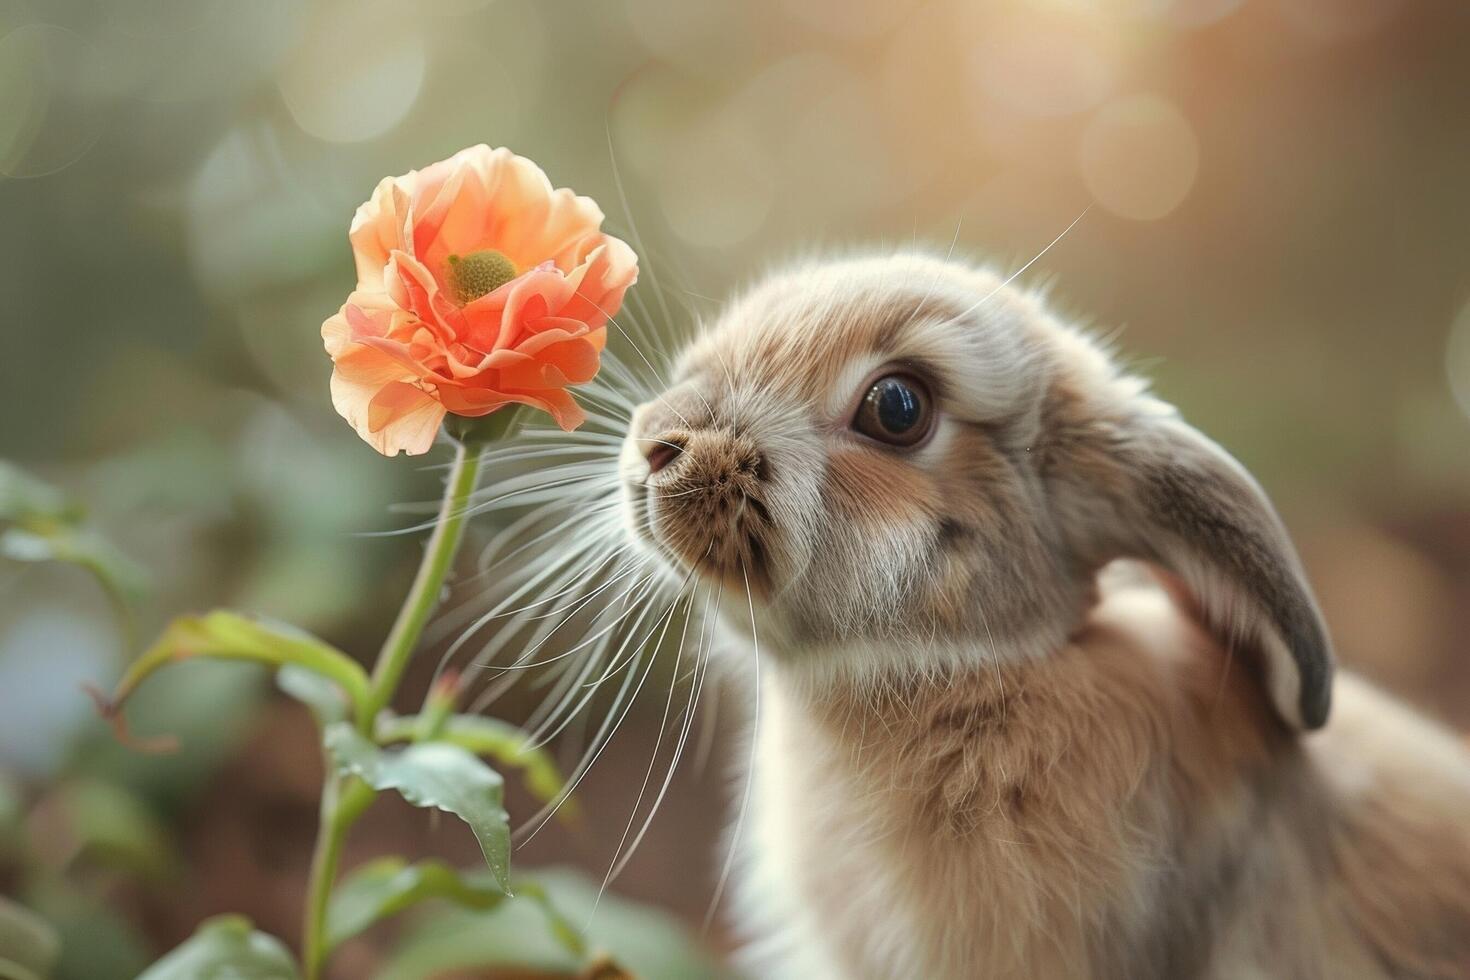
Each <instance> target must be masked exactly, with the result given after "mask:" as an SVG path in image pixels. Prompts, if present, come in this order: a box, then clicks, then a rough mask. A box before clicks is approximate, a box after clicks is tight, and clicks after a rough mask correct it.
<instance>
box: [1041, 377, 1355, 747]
mask: <svg viewBox="0 0 1470 980" xmlns="http://www.w3.org/2000/svg"><path fill="white" fill-rule="evenodd" d="M1150 405H1151V406H1152V407H1155V408H1157V409H1158V411H1155V412H1144V413H1140V414H1139V415H1136V416H1134V417H1132V418H1130V419H1129V420H1128V421H1126V422H1123V423H1121V424H1118V425H1110V426H1107V427H1106V430H1105V431H1104V432H1099V431H1098V430H1097V429H1094V430H1093V432H1092V435H1093V436H1094V437H1096V436H1099V435H1101V436H1102V439H1101V441H1098V440H1097V439H1096V438H1094V439H1087V440H1084V441H1083V443H1082V445H1087V449H1086V450H1084V451H1083V453H1082V456H1081V457H1079V458H1078V459H1075V460H1074V462H1079V463H1081V465H1082V469H1083V471H1085V473H1086V474H1088V475H1090V476H1091V478H1087V475H1084V479H1083V481H1082V482H1083V484H1085V485H1083V486H1079V487H1078V488H1077V489H1078V491H1079V492H1080V493H1081V494H1082V495H1083V496H1084V498H1085V497H1086V495H1087V494H1089V493H1091V494H1092V495H1093V496H1092V497H1091V500H1090V502H1080V501H1079V503H1078V505H1077V506H1074V507H1073V508H1071V512H1072V513H1071V519H1070V520H1071V522H1072V523H1073V524H1075V523H1076V522H1077V521H1078V520H1079V519H1080V520H1084V521H1089V522H1092V521H1095V522H1096V523H1094V524H1093V526H1092V527H1091V528H1090V529H1082V536H1083V537H1084V538H1092V548H1093V549H1095V550H1094V551H1093V554H1092V558H1093V559H1094V560H1107V559H1110V558H1114V557H1124V556H1128V557H1139V558H1145V559H1147V560H1150V561H1153V562H1156V563H1158V564H1160V565H1163V566H1164V567H1165V568H1167V569H1168V570H1170V571H1171V572H1173V573H1174V574H1175V575H1177V576H1179V577H1180V578H1181V579H1183V581H1184V582H1185V584H1186V585H1187V586H1188V587H1189V588H1190V589H1191V590H1192V591H1193V592H1194V594H1195V597H1196V598H1197V599H1198V601H1199V604H1200V607H1201V611H1202V612H1203V615H1204V618H1205V623H1206V626H1208V627H1209V629H1210V630H1211V631H1212V632H1213V633H1214V634H1215V635H1216V636H1217V637H1218V638H1219V639H1221V641H1222V642H1225V643H1226V644H1230V645H1238V644H1240V643H1241V642H1242V641H1244V642H1245V643H1247V644H1250V645H1251V646H1253V647H1254V648H1256V649H1258V650H1259V651H1260V652H1261V655H1262V660H1263V664H1262V668H1263V670H1264V673H1265V682H1266V688H1267V691H1268V693H1269V694H1270V697H1271V701H1272V703H1273V704H1274V705H1275V708H1276V711H1277V713H1278V714H1279V715H1280V716H1281V718H1282V719H1283V720H1284V721H1286V722H1287V724H1289V725H1291V726H1292V727H1294V728H1298V729H1311V728H1320V727H1321V726H1322V725H1323V724H1324V723H1325V722H1326V721H1327V713H1328V708H1329V707H1330V704H1331V699H1332V661H1333V657H1332V649H1331V644H1330V642H1329V640H1328V638H1327V629H1326V626H1325V624H1324V623H1323V621H1322V615H1321V613H1320V612H1319V611H1318V609H1317V603H1316V600H1315V599H1314V598H1313V596H1312V592H1311V589H1310V587H1309V586H1308V585H1307V581H1306V576H1305V575H1304V573H1303V571H1302V567H1301V561H1300V559H1299V558H1298V557H1297V554H1296V551H1295V549H1294V548H1293V547H1292V545H1291V541H1290V539H1289V538H1288V537H1287V535H1286V529H1285V527H1283V526H1282V523H1281V519H1280V518H1279V517H1278V516H1277V515H1276V511H1275V509H1274V508H1272V506H1271V503H1270V501H1269V500H1268V499H1267V498H1266V494H1265V492H1264V491H1262V490H1261V487H1260V485H1259V484H1257V483H1256V481H1255V480H1254V479H1253V478H1252V477H1251V475H1250V474H1249V473H1247V472H1246V471H1245V469H1244V468H1243V467H1242V466H1241V465H1240V464H1239V463H1238V462H1236V461H1235V459H1234V458H1232V457H1231V456H1230V455H1229V454H1228V453H1226V452H1225V450H1223V449H1221V448H1220V447H1219V446H1218V445H1216V444H1215V443H1214V442H1212V441H1211V440H1210V439H1208V438H1207V437H1205V436H1204V435H1203V434H1201V433H1200V432H1198V431H1197V430H1195V429H1194V428H1192V427H1191V426H1189V425H1188V424H1186V423H1185V422H1184V421H1183V420H1181V419H1180V418H1179V417H1178V416H1177V414H1175V413H1174V412H1173V411H1172V409H1169V410H1167V411H1165V410H1164V409H1165V406H1162V405H1161V404H1160V403H1157V402H1152V401H1151V400H1150ZM1074 448H1081V445H1079V444H1075V443H1074ZM1098 478H1101V485H1099V481H1098ZM1099 504H1101V505H1102V506H1104V507H1105V508H1106V511H1107V512H1106V513H1098V512H1097V510H1096V509H1095V508H1096V506H1097V505H1099ZM1076 530H1077V529H1075V528H1074V533H1075V531H1076ZM1086 550H1087V548H1086V547H1085V545H1084V551H1086Z"/></svg>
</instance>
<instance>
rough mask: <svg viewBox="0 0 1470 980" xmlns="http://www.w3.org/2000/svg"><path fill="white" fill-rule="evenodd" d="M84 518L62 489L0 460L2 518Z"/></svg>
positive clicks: (63, 520) (19, 521)
mask: <svg viewBox="0 0 1470 980" xmlns="http://www.w3.org/2000/svg"><path fill="white" fill-rule="evenodd" d="M81 519H82V509H81V508H80V507H78V506H77V504H76V503H75V502H74V501H71V500H69V499H67V496H66V495H65V494H63V493H62V492H61V491H60V490H57V489H56V488H55V487H53V486H51V485H50V484H49V483H46V482H44V481H42V480H38V479H36V478H35V477H34V476H31V475H30V474H29V473H27V472H26V471H25V470H23V469H21V468H20V467H18V466H16V465H15V464H14V463H7V462H5V461H4V460H0V521H13V522H15V523H17V524H23V523H30V522H33V521H56V522H58V523H63V524H75V523H77V522H78V521H80V520H81Z"/></svg>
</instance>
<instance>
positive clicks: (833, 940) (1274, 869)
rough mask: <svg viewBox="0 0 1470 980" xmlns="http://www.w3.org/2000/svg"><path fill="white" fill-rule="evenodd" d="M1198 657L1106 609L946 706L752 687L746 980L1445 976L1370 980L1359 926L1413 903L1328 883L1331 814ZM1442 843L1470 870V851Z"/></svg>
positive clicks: (1157, 613)
mask: <svg viewBox="0 0 1470 980" xmlns="http://www.w3.org/2000/svg"><path fill="white" fill-rule="evenodd" d="M1130 601H1131V600H1130ZM1112 612H1119V613H1121V614H1124V616H1123V618H1124V620H1126V621H1129V622H1132V623H1134V624H1138V623H1144V624H1147V628H1146V629H1144V630H1142V631H1141V632H1137V633H1130V632H1128V631H1127V630H1122V631H1120V630H1118V629H1114V628H1113V627H1112V626H1110V625H1109V624H1108V622H1107V620H1108V618H1109V614H1110V613H1112ZM1140 617H1142V618H1140ZM1149 617H1152V619H1150V618H1149ZM1094 618H1095V620H1098V619H1099V617H1097V616H1095V617H1094ZM1207 645H1208V641H1207V640H1205V639H1204V638H1203V637H1202V635H1199V634H1198V633H1197V632H1196V631H1194V630H1193V628H1192V627H1191V626H1189V625H1188V624H1187V623H1185V622H1183V620H1182V617H1178V616H1173V615H1171V614H1170V613H1169V610H1168V606H1167V603H1166V602H1164V601H1163V600H1162V599H1161V598H1159V597H1157V596H1153V597H1147V598H1146V600H1145V601H1144V602H1143V604H1142V605H1138V604H1136V603H1135V604H1134V605H1131V606H1130V605H1127V604H1126V603H1125V604H1124V605H1123V606H1122V608H1121V609H1120V608H1119V607H1118V602H1117V601H1112V602H1111V603H1104V606H1103V607H1102V609H1101V617H1100V621H1099V623H1098V624H1097V625H1095V626H1094V627H1090V628H1089V630H1088V631H1087V632H1086V633H1084V634H1083V635H1082V636H1081V637H1080V638H1079V640H1078V642H1077V643H1075V644H1073V645H1071V646H1069V647H1068V648H1067V649H1066V650H1063V651H1061V652H1059V653H1058V655H1057V656H1054V657H1051V658H1047V659H1046V660H1043V661H1038V662H1037V663H1034V664H1029V665H1024V666H1012V667H1008V668H1003V669H994V670H991V669H987V670H982V671H976V672H975V673H974V675H973V676H969V677H955V678H952V679H950V680H949V681H948V682H946V683H944V684H941V685H930V686H926V687H922V688H914V689H910V690H905V689H902V688H901V687H895V688H894V689H892V690H890V691H888V692H886V693H884V694H882V695H878V696H874V695H871V694H868V695H864V696H862V697H861V698H858V697H857V696H856V695H854V696H851V697H849V696H846V695H833V696H826V697H819V698H813V697H810V696H798V695H797V694H795V693H794V692H793V690H792V686H791V685H789V684H787V683H785V682H784V681H783V679H782V677H781V676H780V671H779V669H777V670H775V671H773V672H771V673H770V674H768V676H767V682H766V684H765V687H764V688H763V692H762V718H761V725H760V733H759V746H758V750H757V759H756V768H755V780H756V781H755V790H754V796H753V812H752V814H751V817H750V825H749V829H748V832H747V833H748V837H747V841H746V847H745V848H744V851H745V858H746V861H745V866H744V875H743V880H742V881H741V882H740V886H741V891H740V899H741V903H740V904H741V914H742V921H743V923H744V925H745V926H746V929H747V931H748V933H749V935H750V937H751V940H752V941H751V943H750V945H749V947H748V949H747V957H748V962H749V964H750V967H751V975H753V976H760V977H763V978H764V977H792V978H797V977H799V978H803V980H810V978H822V977H834V978H835V977H848V978H858V977H870V978H908V977H916V978H917V977H924V978H934V980H941V978H977V977H985V978H1001V977H1059V978H1060V977H1099V978H1103V977H1128V978H1130V980H1133V978H1150V977H1158V978H1164V977H1169V978H1175V977H1220V978H1224V977H1239V976H1251V977H1293V978H1298V977H1302V978H1311V977H1322V978H1324V980H1325V978H1327V977H1359V976H1361V977H1379V976H1396V975H1406V976H1421V975H1423V976H1446V977H1453V976H1461V975H1462V974H1460V973H1456V972H1453V969H1450V971H1449V972H1443V973H1428V972H1426V973H1422V974H1421V973H1417V972H1409V971H1406V972H1403V973H1398V972H1394V971H1395V970H1396V969H1397V967H1396V966H1395V965H1394V964H1392V963H1390V962H1386V961H1385V960H1384V955H1385V954H1384V952H1383V950H1382V949H1381V948H1379V945H1380V944H1379V943H1377V942H1375V940H1374V937H1373V936H1371V935H1368V934H1366V933H1367V932H1370V931H1372V930H1373V929H1375V928H1378V929H1381V930H1383V931H1384V932H1385V933H1391V932H1392V931H1393V930H1394V929H1396V928H1398V925H1397V923H1395V922H1387V923H1384V922H1379V923H1376V924H1375V923H1374V922H1372V921H1370V920H1371V918H1372V916H1373V915H1374V914H1378V915H1380V916H1381V915H1382V914H1384V912H1383V909H1381V908H1379V909H1377V911H1376V912H1375V910H1374V908H1373V907H1374V906H1381V905H1384V904H1385V902H1387V904H1389V905H1390V906H1391V905H1392V904H1394V903H1398V902H1401V901H1407V900H1408V899H1406V898H1401V897H1400V896H1396V895H1394V889H1395V888H1396V887H1399V888H1403V889H1404V890H1405V892H1406V893H1409V892H1411V891H1412V889H1413V887H1414V886H1413V885H1412V884H1411V883H1410V882H1408V881H1397V880H1396V879H1395V878H1394V875H1393V873H1392V872H1390V873H1388V874H1387V875H1386V880H1383V879H1384V876H1381V875H1380V876H1378V877H1376V878H1375V880H1373V881H1372V882H1371V883H1368V882H1364V881H1358V882H1356V883H1355V882H1354V881H1353V880H1351V876H1348V879H1347V880H1344V879H1343V878H1342V877H1341V875H1342V870H1341V869H1342V866H1343V863H1344V856H1346V857H1347V859H1348V861H1349V864H1350V863H1351V860H1352V859H1353V858H1354V857H1355V856H1356V855H1357V854H1358V849H1359V847H1360V845H1361V842H1360V841H1358V840H1356V839H1353V838H1350V837H1343V836H1341V835H1339V834H1338V833H1337V830H1338V828H1339V824H1338V823H1337V816H1336V815H1334V814H1332V813H1329V812H1326V811H1325V810H1324V807H1326V806H1327V803H1326V802H1325V801H1327V800H1329V799H1331V798H1333V794H1334V793H1335V792H1337V790H1336V788H1335V787H1332V786H1328V785H1325V784H1322V783H1321V781H1320V780H1319V779H1318V777H1316V776H1315V775H1314V766H1313V765H1312V761H1311V760H1310V759H1309V758H1308V757H1307V756H1306V755H1304V754H1303V753H1301V752H1298V751H1297V750H1296V749H1295V748H1294V745H1293V743H1291V742H1290V741H1287V740H1285V739H1284V736H1280V735H1279V734H1273V730H1272V727H1271V725H1270V724H1269V720H1268V719H1266V718H1264V717H1263V716H1262V709H1261V707H1260V705H1259V698H1258V696H1256V695H1255V694H1254V692H1253V691H1252V689H1251V688H1250V685H1249V684H1248V683H1245V682H1242V683H1240V684H1236V683H1234V682H1233V680H1232V679H1231V678H1229V677H1227V678H1226V680H1225V681H1224V682H1222V681H1221V679H1220V677H1219V671H1218V670H1216V671H1214V672H1212V673H1211V672H1201V671H1198V670H1197V669H1196V668H1197V667H1198V665H1199V664H1200V663H1201V660H1200V659H1199V658H1197V657H1195V656H1193V654H1196V653H1198V651H1199V649H1200V648H1201V647H1202V646H1207ZM1181 651H1182V652H1183V655H1181ZM772 674H774V676H772ZM1207 675H1208V676H1207ZM1191 690H1194V691H1195V692H1196V693H1197V695H1198V703H1191V697H1190V694H1189V692H1190V691H1191ZM1349 710H1351V709H1349ZM1199 712H1206V713H1210V712H1213V714H1212V715H1211V717H1210V720H1211V721H1212V723H1213V725H1214V728H1205V731H1206V732H1207V733H1208V734H1207V735H1205V736H1204V737H1200V736H1198V735H1197V734H1195V733H1196V732H1197V731H1198V730H1199V727H1200V726H1201V724H1202V722H1203V720H1204V719H1203V718H1202V717H1201V716H1200V714H1199ZM1413 734H1414V735H1415V736H1416V738H1419V737H1420V736H1422V733H1418V732H1416V733H1413ZM1337 741H1338V742H1341V741H1342V739H1340V738H1339V739H1338V740H1337ZM1368 781H1369V782H1370V783H1371V782H1375V779H1374V778H1372V777H1368ZM1464 799H1465V800H1466V801H1470V795H1466V796H1465V797H1464ZM1409 805H1410V806H1411V807H1412V805H1413V804H1412V803H1410V804H1409ZM1377 819H1379V820H1380V825H1379V826H1377V827H1376V828H1375V827H1373V826H1369V827H1368V828H1367V829H1368V831H1369V832H1370V833H1380V834H1383V835H1385V836H1389V835H1393V834H1396V833H1397V832H1398V831H1399V830H1400V828H1397V827H1394V826H1391V825H1388V824H1382V823H1381V821H1382V818H1377ZM1430 822H1431V823H1433V821H1432V820H1431V821H1430ZM1434 825H1435V826H1439V825H1438V824H1434ZM1370 843H1371V846H1370V848H1369V850H1373V849H1374V848H1377V847H1379V845H1380V844H1382V841H1377V842H1370ZM1443 843H1445V844H1447V845H1449V846H1450V847H1451V848H1452V851H1451V853H1454V851H1453V848H1455V847H1458V848H1459V849H1460V854H1459V855H1458V856H1459V859H1461V860H1465V861H1466V862H1467V865H1470V849H1467V844H1470V838H1466V837H1463V836H1462V837H1459V838H1457V839H1454V840H1448V839H1447V840H1446V841H1444V842H1443ZM1379 870H1380V871H1381V870H1382V867H1381V865H1380V867H1379ZM1467 870H1470V868H1467ZM1375 874H1376V872H1375ZM1368 888H1371V889H1376V891H1375V892H1372V893H1369V892H1368V891H1366V890H1365V889H1368ZM1441 898H1442V901H1440V902H1439V904H1432V907H1430V906H1425V905H1424V903H1423V901H1420V902H1419V903H1418V904H1419V905H1420V908H1418V909H1417V910H1416V911H1415V913H1414V914H1415V915H1416V916H1418V917H1419V919H1421V920H1423V919H1426V918H1427V919H1430V920H1433V919H1434V918H1435V917H1436V916H1438V917H1439V918H1440V919H1441V920H1443V919H1444V917H1445V915H1446V914H1447V913H1448V914H1449V915H1450V917H1451V918H1453V917H1454V912H1453V909H1454V907H1455V905H1454V903H1456V902H1462V901H1470V881H1467V880H1463V879H1462V881H1461V883H1460V885H1459V886H1451V888H1450V890H1449V892H1447V893H1446V894H1445V895H1443V896H1441ZM1436 901H1438V900H1436ZM1365 904H1366V906H1368V908H1367V911H1366V912H1365V910H1364V905H1365ZM1463 908H1464V911H1463V913H1462V914H1463V915H1464V916H1465V917H1467V920H1470V907H1463ZM1413 928H1420V926H1418V925H1417V924H1416V925H1415V926H1413ZM1451 942H1453V941H1451ZM1466 952H1467V953H1470V949H1467V950H1466ZM1445 955H1446V956H1448V957H1450V959H1448V960H1445V962H1455V960H1454V959H1453V957H1455V956H1458V955H1460V952H1459V950H1458V949H1449V948H1448V947H1446V953H1445ZM1465 962H1467V963H1470V960H1466V961H1465Z"/></svg>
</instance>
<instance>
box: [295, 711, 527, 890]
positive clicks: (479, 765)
mask: <svg viewBox="0 0 1470 980" xmlns="http://www.w3.org/2000/svg"><path fill="white" fill-rule="evenodd" d="M323 741H324V743H325V744H326V747H327V751H328V752H329V753H331V756H332V759H333V760H334V761H335V762H336V764H337V768H338V769H340V770H341V771H342V772H344V773H346V774H348V775H353V776H357V777H359V778H360V779H362V781H363V782H365V783H367V784H368V785H369V786H371V787H373V788H374V789H379V790H389V789H391V790H396V791H397V792H398V795H400V796H402V797H403V798H404V799H405V800H407V801H408V802H409V803H412V804H413V805H414V806H420V807H429V808H433V809H436V810H443V811H445V812H447V813H452V814H454V815H455V816H457V817H459V818H460V819H461V820H463V821H464V822H465V823H467V824H469V825H470V829H471V830H473V831H474V832H475V839H476V840H478V841H479V842H480V851H481V852H482V853H483V854H484V855H485V863H486V864H487V865H489V867H490V871H491V873H492V874H494V875H495V880H496V882H497V883H499V885H500V887H501V889H502V890H505V889H506V888H507V887H508V880H507V879H508V876H509V866H510V823H509V820H510V818H509V816H508V815H507V814H506V812H505V807H504V805H503V780H501V778H500V774H499V773H497V772H496V771H495V770H493V769H491V768H490V767H489V766H487V765H485V763H483V762H481V761H480V760H479V759H477V758H476V757H475V756H474V755H473V754H472V753H470V752H468V751H466V750H465V749H462V748H460V747H459V746H457V745H450V744H448V743H447V742H420V743H418V744H415V745H410V746H408V747H406V748H403V749H398V750H390V749H380V748H378V746H377V745H375V744H373V743H372V742H371V741H369V740H368V739H367V738H365V737H363V736H362V735H361V734H359V733H358V731H357V730H356V729H355V728H353V727H352V726H351V725H350V724H348V723H346V722H337V723H335V724H332V725H329V726H328V727H327V730H326V734H325V735H324V737H323Z"/></svg>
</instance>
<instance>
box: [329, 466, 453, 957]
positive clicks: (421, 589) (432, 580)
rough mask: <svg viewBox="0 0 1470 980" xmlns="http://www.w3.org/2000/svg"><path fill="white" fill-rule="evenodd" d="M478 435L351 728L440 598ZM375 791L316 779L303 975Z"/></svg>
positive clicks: (403, 659) (366, 725) (333, 777)
mask: <svg viewBox="0 0 1470 980" xmlns="http://www.w3.org/2000/svg"><path fill="white" fill-rule="evenodd" d="M481 448H482V444H481V443H480V442H478V441H475V442H469V441H468V440H466V441H459V440H456V441H455V444H454V463H453V465H452V467H451V468H450V471H449V481H448V484H447V486H446V487H445V489H444V503H443V505H442V506H441V507H440V509H439V519H438V520H437V521H436V522H435V524H434V532H433V534H431V535H430V536H429V543H428V545H427V546H426V547H425V549H424V557H423V561H422V562H421V563H420V564H419V570H418V574H417V575H416V576H415V577H414V580H413V587H412V588H411V589H409V592H408V596H407V597H406V598H405V599H404V600H403V608H402V609H401V610H399V613H398V619H397V620H395V621H394V623H393V629H392V630H391V631H390V632H389V633H388V639H387V640H385V641H384V642H383V648H382V650H381V651H379V653H378V661H377V663H376V664H375V665H374V667H373V674H372V681H371V683H370V684H369V687H368V693H367V697H366V698H364V699H363V701H362V703H361V705H360V706H359V710H358V713H357V727H358V728H359V729H360V730H361V731H362V732H363V733H364V734H365V735H368V736H369V737H371V735H372V725H373V720H374V719H375V718H377V716H378V714H379V712H381V711H382V710H383V709H384V708H386V707H387V706H388V702H390V701H391V700H393V694H394V692H395V691H397V689H398V682H399V681H400V680H402V678H403V672H404V670H405V669H406V668H407V667H408V662H409V660H411V659H412V658H413V652H414V648H415V647H417V646H418V642H419V637H420V636H422V635H423V632H424V627H425V626H426V625H428V622H429V617H430V616H431V615H433V613H434V609H435V607H436V606H438V604H439V597H440V593H441V592H442V591H443V588H444V579H445V577H446V576H447V575H448V574H449V569H450V568H451V567H452V566H453V564H454V556H455V553H456V552H458V551H459V543H460V540H461V539H462V538H463V537H464V528H465V522H466V520H467V519H468V517H469V514H468V511H469V506H470V495H471V494H472V493H474V490H475V482H476V480H477V479H478V478H479V475H480V450H481ZM375 795H376V794H375V793H374V792H373V790H372V788H371V787H369V786H368V785H367V784H366V783H364V782H362V780H360V779H356V778H349V779H343V778H341V777H339V776H338V775H337V774H336V773H335V772H334V771H333V770H332V762H331V760H330V759H328V760H327V777H326V780H325V782H324V783H323V786H322V805H321V825H320V827H318V828H317V840H316V849H315V850H314V851H313V852H312V858H311V877H310V879H309V882H308V884H307V895H306V922H305V926H304V929H303V935H302V961H303V966H304V969H305V973H306V980H318V978H320V976H321V974H322V968H323V967H324V966H325V964H326V960H327V955H328V954H329V953H330V952H331V950H329V949H328V948H327V945H326V927H327V907H328V905H329V904H330V901H331V897H332V885H333V883H334V882H335V881H336V880H337V868H338V865H339V864H340V863H341V860H342V847H343V845H344V844H345V843H346V841H347V832H348V830H350V829H351V827H352V825H353V824H354V823H356V822H357V819H358V817H360V816H362V813H363V811H364V810H366V809H367V807H368V804H369V803H371V802H372V801H373V797H374V796H375Z"/></svg>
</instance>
